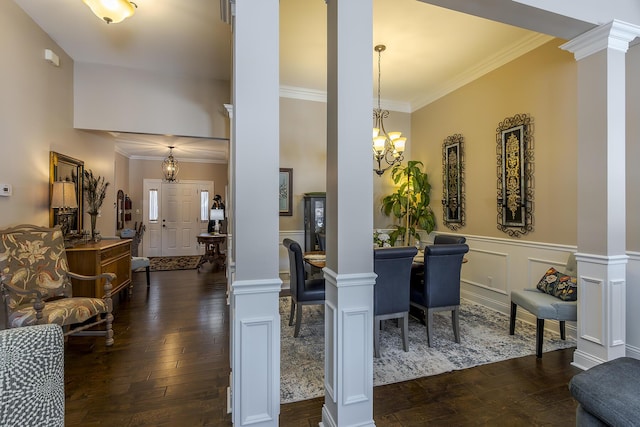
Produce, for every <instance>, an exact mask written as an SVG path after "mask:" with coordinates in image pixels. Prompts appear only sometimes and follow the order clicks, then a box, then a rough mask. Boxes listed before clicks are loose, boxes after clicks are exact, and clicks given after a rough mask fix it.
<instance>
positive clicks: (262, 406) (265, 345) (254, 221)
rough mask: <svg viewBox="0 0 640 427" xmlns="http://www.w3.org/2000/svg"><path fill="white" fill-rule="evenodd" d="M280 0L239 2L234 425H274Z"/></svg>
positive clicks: (234, 189)
mask: <svg viewBox="0 0 640 427" xmlns="http://www.w3.org/2000/svg"><path fill="white" fill-rule="evenodd" d="M278 40H279V2H278V0H236V1H235V17H234V22H233V107H234V108H233V122H232V126H233V128H232V136H233V141H232V143H231V149H232V156H231V159H232V161H233V165H232V171H233V172H232V173H233V175H232V193H233V197H232V200H233V205H234V206H233V213H234V221H233V252H234V262H235V273H234V275H233V278H232V284H231V301H230V315H231V351H232V354H231V365H232V376H233V381H232V389H231V393H232V411H233V415H232V417H233V424H234V425H235V426H248V425H251V426H252V427H255V426H277V425H278V417H279V413H280V316H279V313H278V294H279V292H280V287H281V284H282V282H281V280H280V278H279V275H278V238H279V237H278V229H279V215H278V165H279V94H278V88H279V65H278V64H279V42H278Z"/></svg>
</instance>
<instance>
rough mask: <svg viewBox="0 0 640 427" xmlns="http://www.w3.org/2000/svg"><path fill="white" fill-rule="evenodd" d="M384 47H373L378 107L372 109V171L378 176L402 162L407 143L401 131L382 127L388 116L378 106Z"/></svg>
mask: <svg viewBox="0 0 640 427" xmlns="http://www.w3.org/2000/svg"><path fill="white" fill-rule="evenodd" d="M386 49H387V47H386V46H385V45H383V44H379V45H377V46H376V47H374V48H373V50H375V51H376V52H378V108H374V109H373V122H374V125H373V158H374V159H375V161H376V162H377V163H378V167H377V168H375V169H373V171H374V172H375V173H377V174H378V176H382V174H383V173H384V172H385V171H386V170H387V169H389V168H390V167H391V166H393V165H394V164H396V163H397V164H400V163H402V160H404V148H405V144H406V143H407V138H405V137H403V136H402V132H387V131H386V130H385V128H384V119H386V118H387V117H389V111H388V110H383V109H382V108H381V106H380V76H381V73H380V62H381V58H382V52H384V51H385V50H386ZM383 160H384V161H385V163H386V164H387V165H386V166H385V167H383V166H382V161H383Z"/></svg>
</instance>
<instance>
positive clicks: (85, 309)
mask: <svg viewBox="0 0 640 427" xmlns="http://www.w3.org/2000/svg"><path fill="white" fill-rule="evenodd" d="M106 312H107V303H106V302H105V301H104V300H103V299H101V298H84V297H73V298H62V299H58V300H55V301H47V302H46V303H45V305H44V309H43V310H42V323H54V324H57V325H61V326H65V325H73V324H74V323H82V322H85V321H86V320H88V319H90V318H92V317H93V316H95V315H97V314H101V313H106ZM37 323H38V322H37V319H36V310H35V309H34V308H33V304H25V305H22V306H20V307H17V308H16V310H14V312H13V313H12V314H11V316H9V327H11V328H18V327H21V326H31V325H36V324H37Z"/></svg>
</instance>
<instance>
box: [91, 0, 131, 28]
mask: <svg viewBox="0 0 640 427" xmlns="http://www.w3.org/2000/svg"><path fill="white" fill-rule="evenodd" d="M82 1H83V2H84V4H86V5H87V6H89V8H90V9H91V11H92V12H93V14H94V15H96V16H97V17H98V18H100V19H102V20H104V21H105V22H106V23H107V24H111V23H114V24H117V23H118V22H122V21H124V20H125V19H127V18H128V17H130V16H132V15H133V14H134V13H135V12H136V8H137V7H138V5H137V4H135V3H134V2H132V1H129V0H82Z"/></svg>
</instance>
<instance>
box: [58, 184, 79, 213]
mask: <svg viewBox="0 0 640 427" xmlns="http://www.w3.org/2000/svg"><path fill="white" fill-rule="evenodd" d="M51 207H52V208H77V207H78V199H77V198H76V184H75V183H73V182H71V181H56V182H54V183H53V189H52V191H51Z"/></svg>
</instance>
